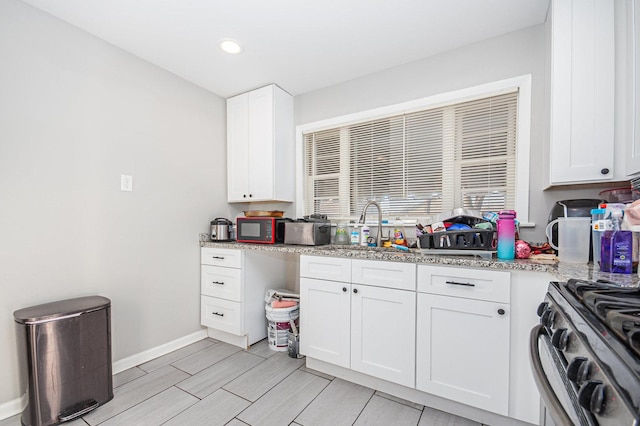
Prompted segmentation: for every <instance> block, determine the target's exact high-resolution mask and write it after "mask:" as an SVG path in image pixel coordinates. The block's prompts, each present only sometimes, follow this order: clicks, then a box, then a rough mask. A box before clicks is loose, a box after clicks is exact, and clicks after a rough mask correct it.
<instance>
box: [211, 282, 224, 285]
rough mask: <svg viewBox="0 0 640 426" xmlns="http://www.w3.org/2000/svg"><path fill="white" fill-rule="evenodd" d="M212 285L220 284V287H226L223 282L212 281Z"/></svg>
mask: <svg viewBox="0 0 640 426" xmlns="http://www.w3.org/2000/svg"><path fill="white" fill-rule="evenodd" d="M211 284H220V285H224V283H223V282H222V281H211Z"/></svg>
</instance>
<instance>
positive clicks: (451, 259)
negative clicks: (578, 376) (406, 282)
mask: <svg viewBox="0 0 640 426" xmlns="http://www.w3.org/2000/svg"><path fill="white" fill-rule="evenodd" d="M200 247H214V248H216V247H217V248H226V249H242V250H258V251H270V252H277V253H291V254H307V255H314V256H331V257H343V258H350V259H365V260H385V261H392V262H405V263H416V264H430V265H443V266H461V267H468V268H490V269H498V270H505V271H532V272H546V273H549V274H551V276H552V277H553V279H555V280H557V281H566V280H568V279H570V278H580V279H584V280H589V281H597V280H606V281H611V282H615V283H618V284H620V285H622V286H625V287H626V286H634V287H635V286H638V285H639V284H640V279H639V278H638V274H611V273H604V272H600V270H599V268H597V267H594V265H593V264H591V263H589V264H563V263H556V264H553V265H551V264H541V263H535V262H532V261H530V260H527V259H515V260H499V259H484V258H480V257H474V256H448V255H433V254H429V253H425V251H424V250H420V249H411V250H410V251H409V252H404V251H399V250H395V249H380V248H360V247H359V246H340V245H325V246H299V245H289V244H250V243H237V242H235V241H228V242H222V241H211V240H210V239H209V236H208V235H207V234H202V235H200Z"/></svg>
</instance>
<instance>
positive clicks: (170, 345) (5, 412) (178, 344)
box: [0, 329, 207, 420]
mask: <svg viewBox="0 0 640 426" xmlns="http://www.w3.org/2000/svg"><path fill="white" fill-rule="evenodd" d="M206 337H207V330H206V329H203V330H200V331H196V332H195V333H191V334H189V335H187V336H184V337H180V338H179V339H176V340H172V341H171V342H167V343H164V344H162V345H160V346H156V347H155V348H151V349H148V350H146V351H144V352H140V353H137V354H134V355H131V356H128V357H126V358H123V359H121V360H118V361H116V362H114V363H113V366H112V370H113V374H118V373H120V372H122V371H124V370H127V369H129V368H131V367H135V366H137V365H140V364H144V363H145V362H147V361H151V360H152V359H155V358H158V357H160V356H162V355H166V354H168V353H169V352H173V351H175V350H177V349H180V348H183V347H185V346H187V345H190V344H192V343H195V342H197V341H199V340H202V339H204V338H206ZM26 406H27V395H26V394H24V395H23V396H22V397H20V398H16V399H13V400H11V401H7V402H3V403H1V404H0V420H2V419H6V418H9V417H12V416H15V415H16V414H20V413H21V412H22V410H24V407H26Z"/></svg>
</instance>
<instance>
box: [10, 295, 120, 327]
mask: <svg viewBox="0 0 640 426" xmlns="http://www.w3.org/2000/svg"><path fill="white" fill-rule="evenodd" d="M110 305H111V300H109V299H107V298H106V297H102V296H86V297H77V298H75V299H67V300H59V301H57V302H50V303H44V304H42V305H36V306H31V307H28V308H23V309H19V310H17V311H15V312H14V313H13V318H14V319H15V321H16V322H18V323H20V324H27V323H35V322H46V321H52V320H56V319H62V318H63V317H68V316H70V315H80V314H85V313H88V312H92V311H97V310H99V309H104V308H107V307H109V306H110Z"/></svg>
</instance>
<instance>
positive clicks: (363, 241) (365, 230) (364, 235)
mask: <svg viewBox="0 0 640 426" xmlns="http://www.w3.org/2000/svg"><path fill="white" fill-rule="evenodd" d="M369 232H370V231H369V227H368V226H367V225H362V231H360V245H361V246H365V247H366V246H368V245H369V241H368V240H369Z"/></svg>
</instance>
